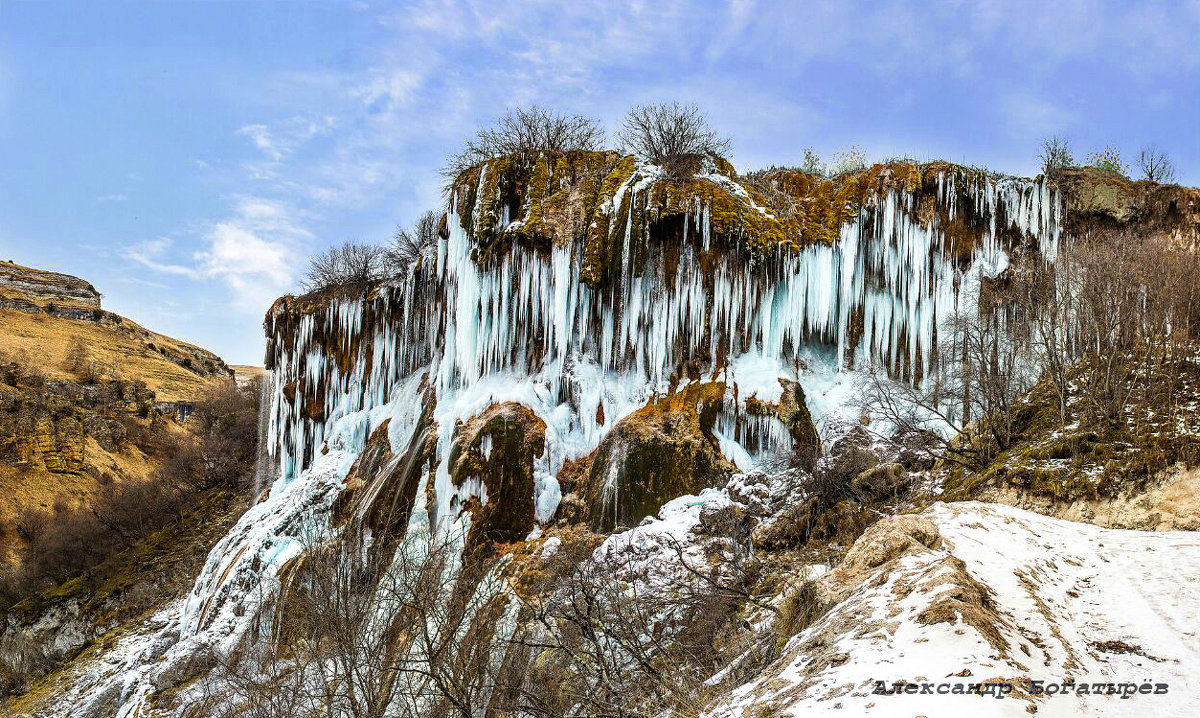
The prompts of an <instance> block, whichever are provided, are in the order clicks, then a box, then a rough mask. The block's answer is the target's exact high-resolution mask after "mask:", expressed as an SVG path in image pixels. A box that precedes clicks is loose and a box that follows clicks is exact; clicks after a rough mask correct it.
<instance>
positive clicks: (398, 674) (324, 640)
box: [206, 531, 508, 718]
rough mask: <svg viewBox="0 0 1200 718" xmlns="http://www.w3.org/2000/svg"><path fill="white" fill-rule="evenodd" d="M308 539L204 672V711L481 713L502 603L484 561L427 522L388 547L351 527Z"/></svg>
mask: <svg viewBox="0 0 1200 718" xmlns="http://www.w3.org/2000/svg"><path fill="white" fill-rule="evenodd" d="M307 543H309V548H308V549H307V550H306V551H305V552H304V554H303V555H302V557H301V558H300V559H299V560H298V561H297V562H296V563H295V564H294V565H293V567H292V569H291V570H290V571H289V572H288V574H287V575H286V576H285V577H284V578H283V588H282V591H281V595H280V596H279V597H278V600H277V601H276V600H265V601H262V602H260V603H261V604H262V606H263V607H264V608H263V614H262V615H261V616H260V618H259V621H258V625H259V626H260V627H261V628H260V630H259V631H257V632H251V633H250V634H248V635H247V636H246V637H245V645H244V646H243V649H242V650H241V651H239V652H235V653H234V654H233V655H230V656H229V657H227V658H226V659H225V660H224V661H223V662H222V665H221V666H220V670H219V671H218V672H217V673H215V674H214V675H213V677H212V679H211V680H210V683H211V685H210V686H209V687H208V693H209V694H210V696H209V698H208V700H207V701H206V702H207V703H208V705H209V711H210V714H211V715H214V716H234V715H245V714H250V715H256V716H261V718H282V717H283V716H292V715H345V716H351V717H352V718H383V717H384V716H392V715H405V716H459V717H461V718H474V717H475V716H477V715H480V712H481V711H482V710H483V709H485V708H486V707H487V705H488V704H489V702H490V700H491V695H492V692H493V691H494V690H495V687H496V681H497V675H498V674H499V671H500V665H499V661H497V660H496V655H497V652H498V651H499V652H500V655H503V653H502V651H503V648H504V646H505V640H504V637H501V636H497V634H496V631H497V627H498V626H500V625H502V623H503V622H502V621H501V617H502V614H503V612H504V611H505V609H506V606H507V602H508V598H507V597H506V595H505V594H504V592H503V591H502V588H503V584H502V583H501V581H500V580H499V579H498V578H497V577H495V576H494V575H493V574H492V571H491V570H492V564H491V562H490V561H489V560H487V559H486V558H485V557H483V556H479V555H473V554H468V555H465V556H463V557H461V560H460V558H459V557H458V556H457V555H456V552H457V550H458V544H457V542H454V541H450V542H446V541H444V540H438V539H434V538H432V537H430V536H429V535H428V534H425V533H421V534H417V535H413V536H409V537H406V539H405V540H404V541H403V542H401V543H400V544H399V547H398V548H396V549H395V551H394V552H393V551H392V550H391V548H388V549H386V550H381V546H380V544H379V543H376V542H373V541H370V540H367V538H366V536H365V535H364V534H361V533H357V532H353V531H352V532H350V533H348V534H346V535H343V536H340V537H336V538H332V539H326V540H321V541H316V540H311V539H310V540H308V541H307ZM264 705H266V706H270V710H269V711H268V712H259V713H254V712H252V711H253V709H254V707H255V706H264Z"/></svg>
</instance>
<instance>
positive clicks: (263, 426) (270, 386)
mask: <svg viewBox="0 0 1200 718" xmlns="http://www.w3.org/2000/svg"><path fill="white" fill-rule="evenodd" d="M259 381H260V383H259V387H258V444H257V447H256V449H257V451H256V456H255V459H254V497H255V498H258V497H259V496H262V493H263V491H266V489H267V487H269V486H270V485H271V484H272V483H274V481H275V479H277V478H278V477H279V472H278V465H277V464H276V463H275V462H274V461H272V460H271V448H270V445H271V438H272V437H271V412H272V410H273V402H274V400H275V393H276V392H277V391H279V387H278V385H277V384H276V383H275V372H274V371H272V370H270V369H268V370H266V372H264V373H263V376H262V378H261V379H260V380H259Z"/></svg>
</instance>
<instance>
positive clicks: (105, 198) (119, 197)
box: [96, 192, 129, 202]
mask: <svg viewBox="0 0 1200 718" xmlns="http://www.w3.org/2000/svg"><path fill="white" fill-rule="evenodd" d="M127 199H129V198H128V197H126V196H125V195H123V194H121V193H120V192H115V193H113V194H106V195H102V196H100V197H97V198H96V201H97V202H124V201H125V200H127Z"/></svg>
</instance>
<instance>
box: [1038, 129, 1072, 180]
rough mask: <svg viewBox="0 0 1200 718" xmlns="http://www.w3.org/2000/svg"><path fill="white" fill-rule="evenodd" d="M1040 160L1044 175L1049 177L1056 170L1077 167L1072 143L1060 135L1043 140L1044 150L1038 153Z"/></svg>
mask: <svg viewBox="0 0 1200 718" xmlns="http://www.w3.org/2000/svg"><path fill="white" fill-rule="evenodd" d="M1038 159H1040V160H1041V161H1042V173H1043V174H1045V175H1047V176H1049V175H1051V174H1053V173H1054V172H1055V171H1056V170H1060V169H1062V168H1064V167H1072V166H1074V165H1075V157H1074V156H1073V155H1072V154H1071V143H1070V142H1069V141H1068V140H1067V139H1066V138H1064V137H1059V136H1058V135H1054V136H1052V137H1048V138H1046V139H1045V140H1042V149H1041V152H1039V153H1038Z"/></svg>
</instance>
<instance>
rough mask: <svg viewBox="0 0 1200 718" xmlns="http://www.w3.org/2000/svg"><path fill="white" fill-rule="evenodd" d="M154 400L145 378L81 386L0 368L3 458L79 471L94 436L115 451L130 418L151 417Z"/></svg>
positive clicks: (31, 465)
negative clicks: (86, 448)
mask: <svg viewBox="0 0 1200 718" xmlns="http://www.w3.org/2000/svg"><path fill="white" fill-rule="evenodd" d="M153 400H154V394H153V393H152V392H150V391H149V390H147V389H146V385H145V384H143V383H141V382H121V381H113V382H107V383H103V384H93V385H81V384H77V383H75V382H70V381H46V380H45V379H44V378H42V377H40V376H38V375H36V374H30V373H28V372H27V371H25V370H23V369H22V368H21V367H19V366H18V365H16V364H12V363H10V364H8V365H5V366H0V461H5V462H8V463H11V464H16V465H18V466H22V467H25V468H37V469H44V470H46V471H49V472H51V473H54V474H78V473H80V472H82V471H83V470H84V466H85V458H86V457H85V450H84V449H85V444H86V442H87V440H88V439H89V438H92V439H95V440H96V442H97V443H99V445H100V447H101V448H103V449H105V450H106V451H115V450H116V449H118V448H119V447H120V445H121V444H123V443H124V442H125V440H126V437H127V434H128V428H127V424H126V422H127V420H128V419H129V418H130V417H138V418H141V419H145V418H147V417H149V416H150V411H151V407H152V406H153Z"/></svg>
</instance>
